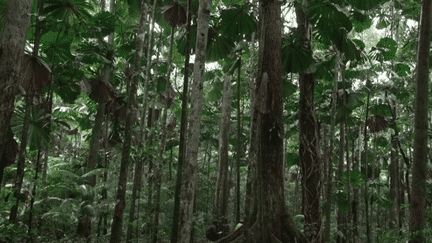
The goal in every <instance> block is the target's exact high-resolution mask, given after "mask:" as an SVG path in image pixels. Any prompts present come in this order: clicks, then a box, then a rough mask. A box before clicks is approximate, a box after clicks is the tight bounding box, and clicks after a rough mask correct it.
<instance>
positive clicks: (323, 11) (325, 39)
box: [308, 1, 353, 46]
mask: <svg viewBox="0 0 432 243" xmlns="http://www.w3.org/2000/svg"><path fill="white" fill-rule="evenodd" d="M308 16H310V21H311V22H312V23H314V24H315V31H316V39H317V40H318V41H320V42H322V43H323V44H325V45H327V46H330V45H331V44H338V43H341V41H342V40H343V38H344V34H346V33H349V32H350V31H351V30H352V28H353V25H352V23H351V20H350V19H349V18H348V16H346V15H345V14H344V13H343V12H341V11H339V10H338V9H337V8H336V7H335V6H334V5H333V4H331V3H328V2H321V1H315V2H314V4H312V5H311V6H310V7H309V9H308Z"/></svg>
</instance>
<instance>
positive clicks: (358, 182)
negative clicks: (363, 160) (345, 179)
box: [350, 169, 364, 187]
mask: <svg viewBox="0 0 432 243" xmlns="http://www.w3.org/2000/svg"><path fill="white" fill-rule="evenodd" d="M350 180H351V185H353V186H356V187H359V186H362V185H363V184H364V175H363V173H361V171H360V170H357V169H353V170H351V173H350Z"/></svg>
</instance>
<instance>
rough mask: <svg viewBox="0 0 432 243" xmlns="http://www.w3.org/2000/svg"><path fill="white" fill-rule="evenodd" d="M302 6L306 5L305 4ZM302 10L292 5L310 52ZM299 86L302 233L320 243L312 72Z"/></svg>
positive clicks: (301, 77)
mask: <svg viewBox="0 0 432 243" xmlns="http://www.w3.org/2000/svg"><path fill="white" fill-rule="evenodd" d="M303 3H306V4H307V1H303ZM304 7H305V6H304V5H302V4H301V3H299V2H295V11H296V15H297V25H298V31H299V32H300V34H301V39H302V41H304V42H305V45H306V48H307V49H308V50H309V51H310V52H312V25H311V24H310V23H309V20H308V17H307V16H306V14H305V12H304V10H303V8H304ZM299 83H300V102H299V103H300V109H299V126H300V129H299V130H300V131H299V137H300V150H299V155H300V165H301V169H302V170H301V171H302V187H303V208H304V209H303V214H304V216H305V228H304V231H305V234H306V236H307V237H308V238H309V240H310V241H312V242H321V241H322V235H321V234H320V232H321V221H322V218H321V163H320V159H319V156H318V140H319V138H318V132H317V121H316V118H315V106H314V92H315V77H314V75H313V74H311V73H306V72H301V73H300V74H299ZM333 102H334V101H333ZM330 161H331V157H330ZM330 163H331V162H330ZM328 206H330V205H328Z"/></svg>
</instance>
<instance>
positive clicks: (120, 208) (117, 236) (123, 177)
mask: <svg viewBox="0 0 432 243" xmlns="http://www.w3.org/2000/svg"><path fill="white" fill-rule="evenodd" d="M141 6H142V7H141V15H140V21H139V26H138V33H137V38H136V42H135V55H134V60H133V65H132V77H131V86H130V90H129V94H128V101H127V110H126V122H125V137H124V144H123V151H122V160H121V165H120V166H121V167H120V177H119V182H118V187H117V195H116V205H115V208H114V217H113V223H112V225H111V237H110V242H111V243H117V242H121V237H122V223H123V212H124V209H125V207H126V201H125V200H126V198H125V197H126V182H127V174H128V173H127V172H128V167H129V158H130V150H131V146H132V143H131V142H132V132H133V129H132V126H133V123H134V122H133V110H134V109H135V103H136V95H137V94H136V91H137V85H138V78H139V74H140V69H141V59H142V54H143V47H144V28H145V22H146V21H145V18H146V8H145V0H141Z"/></svg>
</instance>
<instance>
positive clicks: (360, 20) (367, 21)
mask: <svg viewBox="0 0 432 243" xmlns="http://www.w3.org/2000/svg"><path fill="white" fill-rule="evenodd" d="M350 19H351V21H352V23H353V26H354V30H355V31H356V32H358V33H360V32H362V31H364V30H367V29H369V28H370V27H371V26H372V20H371V18H370V17H369V15H366V14H362V13H361V12H359V11H355V10H354V11H351V16H350Z"/></svg>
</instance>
